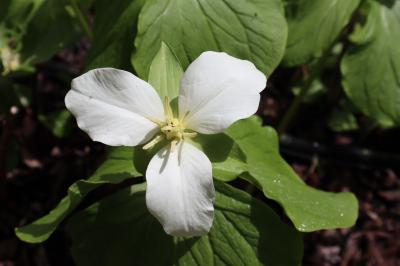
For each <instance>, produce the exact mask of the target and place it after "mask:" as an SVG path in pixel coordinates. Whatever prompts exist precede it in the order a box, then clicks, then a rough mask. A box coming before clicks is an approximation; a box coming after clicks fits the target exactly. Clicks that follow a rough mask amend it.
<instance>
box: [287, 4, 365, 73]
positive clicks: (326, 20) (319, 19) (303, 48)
mask: <svg viewBox="0 0 400 266" xmlns="http://www.w3.org/2000/svg"><path fill="white" fill-rule="evenodd" d="M285 2H286V3H285V4H286V6H285V9H286V18H287V20H288V28H289V34H288V41H287V47H286V52H285V56H284V59H283V61H284V64H286V65H288V66H294V65H300V64H304V63H308V62H310V61H311V60H312V59H313V58H319V57H321V56H322V55H323V54H324V52H325V51H327V49H329V48H330V47H331V46H332V45H333V43H334V41H335V40H336V39H337V37H338V36H339V34H340V33H341V31H342V29H343V28H344V27H345V26H346V25H347V23H348V22H349V21H350V18H351V16H352V14H353V12H354V10H355V9H356V8H357V7H358V5H359V3H360V0H335V1H332V0H318V1H309V0H285Z"/></svg>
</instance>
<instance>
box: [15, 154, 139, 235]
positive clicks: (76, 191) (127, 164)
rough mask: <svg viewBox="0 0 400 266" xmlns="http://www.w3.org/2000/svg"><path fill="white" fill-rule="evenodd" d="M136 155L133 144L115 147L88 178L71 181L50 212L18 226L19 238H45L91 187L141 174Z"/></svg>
mask: <svg viewBox="0 0 400 266" xmlns="http://www.w3.org/2000/svg"><path fill="white" fill-rule="evenodd" d="M133 156H134V154H133V149H132V148H119V149H115V150H114V151H112V152H111V153H110V155H109V157H108V160H106V161H105V162H104V163H103V164H102V165H101V166H100V167H99V169H97V171H96V172H95V173H94V174H93V175H92V176H91V177H90V178H89V179H87V180H79V181H77V182H75V183H74V184H72V185H71V186H70V187H69V189H68V195H67V196H66V197H65V198H63V199H62V200H61V201H60V203H59V204H58V205H57V206H56V207H55V208H54V209H53V210H52V211H51V212H50V213H49V214H47V215H45V216H43V217H42V218H40V219H38V220H36V221H34V222H33V223H31V224H28V225H26V226H23V227H19V228H16V230H15V232H16V234H17V236H18V238H19V239H21V240H23V241H25V242H29V243H40V242H43V241H45V240H46V239H48V238H49V237H50V235H51V234H52V233H53V232H54V230H55V229H56V228H57V226H58V225H59V224H60V223H61V222H62V221H63V220H64V219H65V218H66V217H67V215H68V214H70V213H71V212H72V211H73V210H75V208H76V207H77V206H78V205H79V203H80V202H81V201H82V200H83V198H84V197H85V196H86V195H87V194H88V193H89V192H90V191H92V190H93V189H95V188H97V187H99V186H100V185H103V184H106V183H112V184H117V183H120V182H122V181H123V180H125V179H127V178H130V177H135V176H141V174H140V173H139V172H138V171H137V170H136V168H135V167H134V165H133V163H132V158H133Z"/></svg>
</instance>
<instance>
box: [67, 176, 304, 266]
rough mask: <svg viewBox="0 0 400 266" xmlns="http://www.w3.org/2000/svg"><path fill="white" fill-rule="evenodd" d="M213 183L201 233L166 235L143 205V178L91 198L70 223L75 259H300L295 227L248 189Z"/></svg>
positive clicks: (286, 262)
mask: <svg viewBox="0 0 400 266" xmlns="http://www.w3.org/2000/svg"><path fill="white" fill-rule="evenodd" d="M215 187H216V192H217V193H216V200H215V215H214V223H213V227H212V229H211V231H210V233H209V234H207V235H205V236H203V237H200V238H199V237H196V238H181V237H179V238H177V237H171V236H168V235H167V234H166V233H165V232H164V231H163V229H162V227H161V225H160V224H159V222H158V221H157V220H156V219H155V218H153V216H151V215H150V213H149V212H148V210H147V208H146V203H145V184H141V185H135V186H133V187H131V188H128V189H125V190H123V191H120V192H119V193H117V194H114V195H112V196H110V197H108V198H106V199H104V200H102V201H100V202H98V203H95V204H93V205H92V206H90V207H89V208H87V209H86V210H84V211H82V212H80V213H78V214H76V215H75V216H74V217H72V219H71V220H70V222H69V224H68V228H69V231H70V234H71V236H72V253H73V256H74V258H75V260H76V262H77V265H80V266H85V265H98V266H107V265H118V266H124V265H126V266H128V265H300V263H301V257H302V243H301V237H300V235H299V233H298V232H296V231H295V230H293V229H292V228H290V227H289V226H287V225H285V224H283V223H282V222H281V221H280V219H279V217H278V216H277V215H276V214H275V213H274V212H273V211H272V209H270V208H269V207H268V206H267V205H265V204H264V203H262V202H260V201H258V200H256V199H254V198H252V197H251V196H250V195H248V194H247V193H245V192H243V191H240V190H238V189H235V188H233V187H231V186H229V185H226V184H222V183H219V182H216V183H215ZM127 250H129V252H127Z"/></svg>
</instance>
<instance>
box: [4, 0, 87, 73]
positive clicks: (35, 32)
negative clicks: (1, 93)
mask: <svg viewBox="0 0 400 266" xmlns="http://www.w3.org/2000/svg"><path fill="white" fill-rule="evenodd" d="M83 2H84V3H86V2H88V0H86V1H83ZM5 6H6V7H7V14H8V15H7V16H6V18H4V19H3V21H1V23H0V39H1V41H0V51H1V52H2V57H3V58H2V61H3V67H4V71H3V72H4V73H5V74H7V73H8V72H10V71H32V66H33V65H34V64H37V63H39V62H43V61H46V60H48V59H49V58H51V57H52V56H53V55H54V54H55V53H57V52H58V51H60V50H62V49H64V48H66V47H68V46H69V45H71V44H72V43H74V42H75V41H76V40H77V39H78V38H79V37H80V28H79V25H78V23H77V20H76V19H75V17H74V16H75V14H74V13H73V12H72V11H71V10H70V9H71V8H70V5H69V2H68V1H66V0H61V1H60V0H47V1H43V0H35V1H33V0H16V1H11V2H10V3H9V4H8V5H7V4H5ZM4 51H6V54H10V55H12V56H3V55H4Z"/></svg>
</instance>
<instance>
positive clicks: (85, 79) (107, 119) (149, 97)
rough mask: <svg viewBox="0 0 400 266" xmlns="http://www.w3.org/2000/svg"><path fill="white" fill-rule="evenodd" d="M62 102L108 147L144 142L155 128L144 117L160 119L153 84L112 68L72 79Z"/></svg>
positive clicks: (94, 138) (89, 131)
mask: <svg viewBox="0 0 400 266" xmlns="http://www.w3.org/2000/svg"><path fill="white" fill-rule="evenodd" d="M65 105H66V106H67V108H68V109H69V110H70V111H71V112H72V113H73V114H74V115H75V117H76V119H77V122H78V126H79V127H80V128H81V129H82V130H84V131H86V132H87V133H88V134H89V136H90V137H91V138H92V139H93V140H95V141H100V142H102V143H105V144H108V145H112V146H120V145H122V146H135V145H138V144H141V143H144V142H146V141H148V140H149V139H150V138H151V137H152V136H154V134H155V133H156V131H157V130H158V127H157V125H156V124H155V123H153V122H151V121H150V120H149V119H148V118H152V119H159V120H163V119H164V111H163V105H162V102H161V99H160V97H159V96H158V94H157V92H156V91H155V90H154V89H153V87H151V85H150V84H148V83H147V82H145V81H143V80H141V79H139V78H137V77H136V76H134V75H133V74H131V73H129V72H126V71H123V70H118V69H113V68H99V69H95V70H91V71H89V72H87V73H85V74H83V75H81V76H79V77H77V78H75V79H74V80H73V81H72V89H71V90H70V91H69V92H68V93H67V95H66V96H65Z"/></svg>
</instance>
